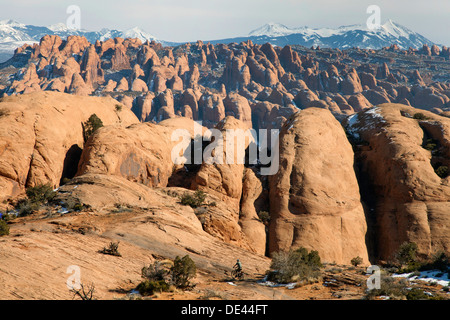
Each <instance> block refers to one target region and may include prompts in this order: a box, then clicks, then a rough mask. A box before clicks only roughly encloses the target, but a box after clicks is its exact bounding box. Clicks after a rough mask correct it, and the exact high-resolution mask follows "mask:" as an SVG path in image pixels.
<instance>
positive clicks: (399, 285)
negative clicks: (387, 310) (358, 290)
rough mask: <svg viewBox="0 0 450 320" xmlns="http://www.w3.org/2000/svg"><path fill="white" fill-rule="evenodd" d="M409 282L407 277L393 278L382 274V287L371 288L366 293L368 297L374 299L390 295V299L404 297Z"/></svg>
mask: <svg viewBox="0 0 450 320" xmlns="http://www.w3.org/2000/svg"><path fill="white" fill-rule="evenodd" d="M407 285H408V282H407V280H406V279H399V278H392V277H390V276H388V275H385V274H382V275H381V278H380V288H379V289H371V290H369V291H368V292H367V294H366V299H369V300H371V299H373V298H374V297H378V296H388V297H389V298H390V299H394V300H397V299H398V300H400V299H404V297H405V296H406V293H407Z"/></svg>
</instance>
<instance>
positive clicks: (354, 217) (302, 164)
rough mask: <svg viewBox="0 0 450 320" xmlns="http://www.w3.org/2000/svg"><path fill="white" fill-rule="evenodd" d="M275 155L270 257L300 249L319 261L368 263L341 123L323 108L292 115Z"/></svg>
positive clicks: (271, 179) (363, 226) (362, 220)
mask: <svg viewBox="0 0 450 320" xmlns="http://www.w3.org/2000/svg"><path fill="white" fill-rule="evenodd" d="M279 156H280V168H279V170H278V172H277V173H276V174H275V175H273V176H269V190H270V217H271V221H270V230H269V252H270V253H272V252H275V251H279V250H289V249H295V248H298V247H305V248H307V249H313V250H317V251H318V252H319V255H320V257H321V258H322V259H323V260H324V261H329V262H333V261H334V262H336V263H349V262H350V260H351V259H352V258H354V257H356V256H360V257H361V258H363V260H364V263H368V253H367V247H366V243H365V235H366V230H367V225H366V221H365V216H364V210H363V207H362V205H361V201H360V194H359V187H358V182H357V180H356V175H355V172H354V170H353V151H352V147H351V145H350V143H349V142H348V140H347V138H346V135H345V132H344V130H343V129H342V127H341V125H340V123H339V122H338V121H336V120H335V119H334V117H333V116H332V114H331V113H330V112H329V111H328V110H324V109H316V108H309V109H306V110H302V111H300V112H298V113H296V114H295V115H293V116H292V117H291V118H290V119H288V121H287V122H286V123H285V124H284V126H283V128H282V130H281V132H280V137H279Z"/></svg>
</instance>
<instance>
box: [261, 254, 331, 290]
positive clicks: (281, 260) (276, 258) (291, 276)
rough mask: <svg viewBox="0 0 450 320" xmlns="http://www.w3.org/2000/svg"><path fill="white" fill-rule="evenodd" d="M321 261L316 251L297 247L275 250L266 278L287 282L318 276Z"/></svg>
mask: <svg viewBox="0 0 450 320" xmlns="http://www.w3.org/2000/svg"><path fill="white" fill-rule="evenodd" d="M321 267H322V263H321V260H320V257H319V253H318V252H317V251H314V250H312V251H311V252H308V250H306V249H305V248H299V249H297V250H295V251H289V252H284V251H280V252H275V253H274V254H273V256H272V263H271V265H270V269H271V270H270V271H269V272H268V274H267V276H268V280H269V281H275V282H278V283H289V282H292V281H296V280H306V279H311V278H312V279H314V278H318V277H320V268H321Z"/></svg>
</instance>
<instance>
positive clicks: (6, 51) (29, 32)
mask: <svg viewBox="0 0 450 320" xmlns="http://www.w3.org/2000/svg"><path fill="white" fill-rule="evenodd" d="M46 34H51V35H53V34H56V35H58V36H60V37H61V38H63V39H66V38H67V37H68V36H70V35H79V36H85V37H86V39H87V40H88V41H89V42H91V43H95V41H97V40H100V41H103V40H106V39H109V38H114V37H122V38H139V39H141V40H142V41H146V40H149V41H152V40H154V41H157V42H162V43H165V42H164V41H159V40H158V39H156V37H154V36H153V35H151V34H149V33H147V32H145V31H144V30H142V29H140V28H138V27H135V28H132V29H128V30H125V31H121V30H111V29H106V28H105V29H102V30H100V31H88V30H74V29H69V28H67V26H66V25H65V24H64V23H58V24H54V25H51V26H48V27H40V26H33V25H25V24H23V23H19V22H16V21H13V20H2V21H0V62H2V61H5V60H6V59H7V58H8V57H10V56H12V54H13V53H14V50H15V49H16V48H17V47H20V46H22V45H23V44H25V43H28V44H33V43H39V41H40V39H41V38H42V37H43V36H44V35H46ZM165 44H167V43H165Z"/></svg>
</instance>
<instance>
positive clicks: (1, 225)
mask: <svg viewBox="0 0 450 320" xmlns="http://www.w3.org/2000/svg"><path fill="white" fill-rule="evenodd" d="M7 235H9V226H8V223H7V222H6V221H5V220H3V219H1V220H0V237H1V236H7Z"/></svg>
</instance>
